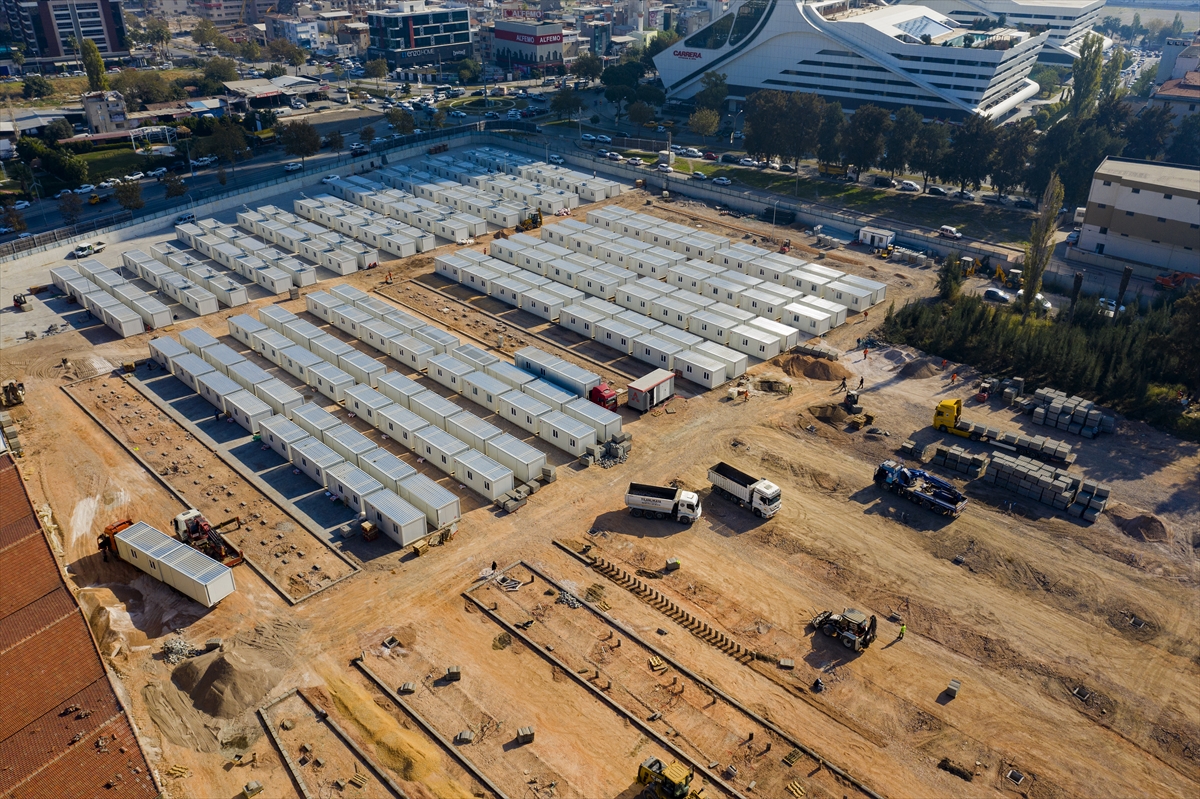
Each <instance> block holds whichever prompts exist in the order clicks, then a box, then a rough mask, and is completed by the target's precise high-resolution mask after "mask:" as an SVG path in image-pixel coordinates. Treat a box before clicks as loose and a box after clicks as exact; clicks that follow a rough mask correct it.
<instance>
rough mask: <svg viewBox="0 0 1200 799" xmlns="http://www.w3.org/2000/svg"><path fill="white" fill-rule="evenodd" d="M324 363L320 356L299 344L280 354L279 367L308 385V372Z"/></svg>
mask: <svg viewBox="0 0 1200 799" xmlns="http://www.w3.org/2000/svg"><path fill="white" fill-rule="evenodd" d="M323 363H325V361H324V360H322V359H321V358H320V356H318V355H314V354H313V353H311V352H309V351H308V350H306V349H305V348H304V347H302V346H300V345H299V344H296V345H293V346H291V347H288V348H287V349H286V350H282V351H281V352H280V353H279V367H280V368H281V369H283V371H285V372H287V373H288V374H290V375H291V376H292V377H294V378H296V379H297V380H301V381H303V382H304V383H305V384H307V383H308V370H309V369H312V368H313V367H314V366H320V365H321V364H323Z"/></svg>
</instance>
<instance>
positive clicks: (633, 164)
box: [625, 156, 645, 166]
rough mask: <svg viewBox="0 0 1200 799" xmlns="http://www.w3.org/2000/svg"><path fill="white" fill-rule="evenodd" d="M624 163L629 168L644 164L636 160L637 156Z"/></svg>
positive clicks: (640, 160)
mask: <svg viewBox="0 0 1200 799" xmlns="http://www.w3.org/2000/svg"><path fill="white" fill-rule="evenodd" d="M625 163H626V164H628V165H629V166H641V165H642V164H644V163H645V161H643V160H642V159H640V158H638V157H637V156H634V157H633V158H630V159H629V160H628V161H626V162H625Z"/></svg>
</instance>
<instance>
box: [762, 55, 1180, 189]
mask: <svg viewBox="0 0 1200 799" xmlns="http://www.w3.org/2000/svg"><path fill="white" fill-rule="evenodd" d="M1099 45H1100V41H1099V38H1098V37H1089V39H1088V40H1087V41H1085V43H1084V45H1083V46H1082V48H1081V51H1082V52H1081V57H1080V58H1079V59H1078V60H1077V61H1076V62H1075V66H1074V68H1073V75H1072V77H1073V79H1074V81H1073V82H1074V88H1073V89H1072V90H1070V91H1069V93H1067V95H1066V96H1065V97H1064V98H1063V100H1062V102H1063V104H1064V108H1063V113H1062V114H1061V118H1060V119H1058V120H1057V121H1056V122H1054V123H1053V124H1052V125H1050V126H1049V128H1048V130H1046V131H1045V132H1044V133H1043V134H1039V133H1038V131H1037V122H1036V121H1035V120H1033V119H1029V118H1026V119H1023V120H1021V121H1019V122H1015V123H1011V124H1008V125H1000V126H998V125H996V124H995V123H994V122H992V121H991V120H989V119H987V118H985V117H982V116H979V115H972V116H970V117H968V118H967V119H966V120H965V121H964V122H962V123H961V124H946V123H942V122H938V121H928V122H927V121H924V120H923V119H922V116H921V114H920V113H918V112H917V111H915V110H914V109H912V108H911V107H904V108H901V109H899V110H898V111H895V112H891V111H888V110H886V109H883V108H880V107H879V106H875V105H871V104H867V105H863V106H860V107H859V108H857V109H856V110H855V111H854V113H853V114H852V115H850V116H849V117H847V116H846V114H844V113H843V110H842V107H841V104H840V103H838V102H836V101H827V100H825V99H824V98H822V97H820V96H819V95H816V94H808V93H803V92H783V91H776V90H763V91H759V92H755V93H754V94H752V95H750V96H749V97H748V98H747V99H746V105H745V115H746V123H745V126H744V130H745V134H746V138H745V146H746V150H747V151H748V152H749V153H751V154H752V155H755V156H759V157H770V158H778V159H780V160H783V161H790V162H792V163H798V162H799V161H801V160H804V159H809V158H816V159H817V160H818V161H819V162H821V163H823V164H840V165H844V166H847V167H849V168H851V169H853V170H855V171H857V172H858V173H860V174H862V173H863V172H864V171H866V170H869V169H875V168H880V169H883V170H885V171H887V172H889V173H891V174H893V175H895V174H898V173H899V174H917V175H920V176H922V178H923V179H924V182H925V186H926V187H928V185H929V182H930V181H946V182H949V183H952V184H954V185H956V186H958V187H959V188H960V189H963V190H965V189H978V188H980V187H981V186H982V185H984V184H985V182H990V183H991V185H993V186H994V187H995V188H996V190H997V192H998V193H1000V194H1001V195H1004V194H1007V193H1009V192H1010V191H1013V190H1015V189H1018V188H1021V189H1024V190H1025V192H1027V193H1028V194H1029V195H1030V196H1034V197H1037V196H1040V195H1041V194H1042V192H1043V191H1044V189H1045V188H1046V186H1047V185H1048V183H1049V181H1050V176H1051V174H1054V173H1057V174H1058V175H1059V177H1060V179H1061V180H1062V183H1063V193H1064V197H1065V199H1066V201H1067V202H1068V204H1070V205H1072V206H1074V205H1078V204H1080V203H1081V202H1082V201H1083V200H1085V199H1086V197H1087V193H1088V189H1089V187H1090V184H1091V178H1092V173H1093V172H1094V170H1095V169H1096V167H1097V166H1099V164H1100V162H1101V161H1103V160H1104V158H1105V157H1107V156H1115V155H1124V156H1126V157H1130V158H1140V159H1147V160H1158V159H1165V160H1166V161H1169V162H1171V163H1179V164H1192V165H1200V115H1196V114H1192V115H1190V116H1188V117H1187V118H1185V119H1184V121H1183V122H1182V123H1181V124H1180V125H1179V126H1178V127H1177V126H1176V125H1175V124H1174V123H1175V119H1174V116H1173V114H1172V113H1171V111H1170V110H1169V109H1166V108H1163V107H1157V108H1148V109H1146V110H1145V111H1143V112H1142V113H1141V115H1139V116H1136V117H1135V116H1134V114H1133V110H1132V107H1131V106H1130V104H1129V103H1128V102H1127V101H1126V92H1125V90H1124V89H1123V87H1122V85H1121V70H1122V69H1123V65H1124V55H1123V54H1122V53H1120V52H1118V53H1116V54H1115V55H1114V57H1113V58H1112V59H1110V61H1109V62H1108V63H1107V64H1105V63H1104V61H1103V54H1102V52H1101V50H1100V47H1099Z"/></svg>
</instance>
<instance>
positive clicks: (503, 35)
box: [495, 27, 563, 47]
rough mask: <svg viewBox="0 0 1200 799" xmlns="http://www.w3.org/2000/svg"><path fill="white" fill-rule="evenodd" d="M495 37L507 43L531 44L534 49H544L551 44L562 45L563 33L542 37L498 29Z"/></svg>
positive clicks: (546, 34)
mask: <svg viewBox="0 0 1200 799" xmlns="http://www.w3.org/2000/svg"><path fill="white" fill-rule="evenodd" d="M495 37H496V38H497V39H500V40H502V41H506V42H516V43H518V44H531V45H533V46H534V47H544V46H546V45H551V44H562V40H563V35H562V31H561V30H560V31H558V32H557V33H545V34H542V35H540V36H535V35H533V34H531V33H518V32H516V31H508V30H502V29H501V28H499V27H497V28H496V32H495Z"/></svg>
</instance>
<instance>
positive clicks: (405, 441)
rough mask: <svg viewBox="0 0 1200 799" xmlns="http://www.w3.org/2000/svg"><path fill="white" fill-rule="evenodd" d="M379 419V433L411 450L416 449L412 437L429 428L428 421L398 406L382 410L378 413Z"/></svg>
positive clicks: (415, 442) (415, 443) (414, 440)
mask: <svg viewBox="0 0 1200 799" xmlns="http://www.w3.org/2000/svg"><path fill="white" fill-rule="evenodd" d="M379 418H380V422H379V432H381V433H383V434H384V435H386V436H387V437H388V438H391V439H394V440H395V441H398V442H399V443H400V444H402V445H404V446H406V447H408V448H409V449H411V450H416V448H417V440H416V438H414V437H413V436H414V435H415V434H416V433H417V432H419V431H421V430H424V429H425V428H426V427H428V426H429V422H428V420H426V419H425V418H423V417H421V416H418V415H417V414H416V413H414V412H413V411H410V410H409V409H408V408H402V407H401V406H399V405H391V406H389V407H387V408H384V409H383V410H382V411H380V412H379Z"/></svg>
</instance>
